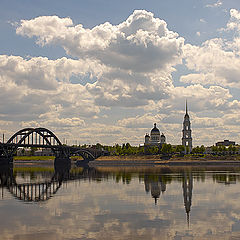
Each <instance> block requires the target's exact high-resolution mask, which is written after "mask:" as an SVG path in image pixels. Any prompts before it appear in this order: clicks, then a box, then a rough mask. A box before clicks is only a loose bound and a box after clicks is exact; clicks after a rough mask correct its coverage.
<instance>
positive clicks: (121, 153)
mask: <svg viewBox="0 0 240 240" xmlns="http://www.w3.org/2000/svg"><path fill="white" fill-rule="evenodd" d="M82 147H84V148H85V147H86V145H83V146H82ZM95 147H96V148H97V149H103V150H105V151H107V152H108V153H109V154H108V155H107V156H101V157H99V158H97V159H96V160H97V161H101V160H104V161H105V160H113V161H114V160H118V161H124V160H130V161H131V160H132V161H137V160H139V161H141V160H145V161H146V160H154V161H163V160H168V161H210V160H236V161H239V160H240V155H239V154H236V153H237V147H235V146H229V147H228V148H226V147H224V146H218V147H217V146H212V147H211V150H212V153H211V154H206V153H205V151H206V148H205V147H204V146H203V145H202V146H201V147H199V146H197V147H195V148H193V149H192V152H191V154H189V153H188V154H184V150H185V149H184V147H183V146H182V145H176V146H173V145H171V144H163V145H162V147H161V148H159V147H158V146H152V147H147V148H144V146H138V147H136V146H131V145H130V144H129V143H126V144H122V146H120V145H118V144H116V145H114V146H103V145H101V144H99V143H97V144H96V145H95ZM34 150H35V149H31V152H30V153H31V155H30V156H14V160H15V161H23V162H25V161H26V162H27V161H36V162H37V161H53V160H54V159H55V157H54V156H34ZM23 152H25V151H23ZM71 159H72V160H73V161H76V160H82V157H81V156H72V157H71Z"/></svg>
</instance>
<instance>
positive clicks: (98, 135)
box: [0, 0, 240, 146]
mask: <svg viewBox="0 0 240 240" xmlns="http://www.w3.org/2000/svg"><path fill="white" fill-rule="evenodd" d="M0 3H1V8H0V32H1V34H0V101H1V104H0V133H1V136H0V141H1V140H2V133H4V134H5V139H8V138H10V137H11V135H13V134H14V133H15V132H16V131H18V130H20V129H22V128H25V127H45V128H48V129H50V130H52V131H53V132H54V133H55V134H56V135H57V136H58V137H59V139H60V140H61V141H63V142H64V141H66V140H67V141H68V143H69V144H75V143H77V144H95V143H97V142H98V143H101V144H108V145H114V144H116V143H118V144H122V143H126V142H129V143H130V144H132V145H136V146H137V145H139V144H143V143H144V136H145V134H146V133H149V132H150V130H151V129H152V127H153V124H154V123H157V127H158V128H159V129H160V131H161V132H163V133H164V134H165V136H166V141H167V143H171V144H181V137H182V123H183V117H184V113H185V101H186V99H187V101H188V109H189V115H190V120H191V123H192V137H193V146H197V145H202V144H203V145H205V146H211V145H213V144H214V143H215V142H217V141H222V140H224V139H229V140H232V141H236V142H237V143H240V134H239V124H240V120H239V119H240V91H239V88H240V2H239V0H181V1H179V0H169V1H159V0H148V1H146V0H131V1H126V0H122V1H115V0H111V1H110V0H88V1H83V0H51V1H46V0H39V1H32V0H21V1H19V0H0Z"/></svg>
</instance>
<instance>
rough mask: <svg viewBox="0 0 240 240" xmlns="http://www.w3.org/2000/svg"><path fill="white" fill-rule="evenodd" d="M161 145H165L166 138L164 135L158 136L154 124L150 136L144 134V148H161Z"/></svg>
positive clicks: (158, 132)
mask: <svg viewBox="0 0 240 240" xmlns="http://www.w3.org/2000/svg"><path fill="white" fill-rule="evenodd" d="M163 143H166V137H165V136H164V134H163V133H162V134H160V131H159V129H158V128H157V124H156V123H154V127H153V129H152V130H151V132H150V136H149V135H148V134H147V133H146V135H145V143H144V146H146V147H147V146H149V147H150V146H161V145H162V144H163Z"/></svg>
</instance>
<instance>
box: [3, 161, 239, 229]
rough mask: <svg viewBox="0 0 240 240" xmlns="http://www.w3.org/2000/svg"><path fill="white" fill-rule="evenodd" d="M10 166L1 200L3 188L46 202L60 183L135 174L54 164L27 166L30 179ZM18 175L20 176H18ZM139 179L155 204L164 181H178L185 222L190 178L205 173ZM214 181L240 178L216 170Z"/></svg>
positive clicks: (127, 180) (19, 196) (119, 178)
mask: <svg viewBox="0 0 240 240" xmlns="http://www.w3.org/2000/svg"><path fill="white" fill-rule="evenodd" d="M22 171H23V170H21V169H20V170H19V169H17V168H15V169H14V168H13V167H12V166H5V167H3V166H1V167H0V188H1V196H2V199H4V193H5V191H7V192H9V193H10V194H11V195H12V196H13V197H14V198H15V199H17V200H19V201H24V202H35V203H37V202H43V201H48V200H49V199H51V198H52V197H54V195H55V194H56V193H57V192H58V190H59V189H60V188H61V186H62V185H63V183H66V182H68V181H76V180H79V181H81V180H82V179H83V180H86V179H87V180H89V181H97V182H99V181H101V180H107V181H108V180H109V179H113V180H115V181H116V182H119V181H122V182H123V183H126V184H130V183H131V179H132V176H135V177H136V174H135V173H134V172H129V171H126V172H125V171H120V170H118V169H115V171H112V169H111V170H108V171H107V170H104V169H95V168H72V169H71V166H64V167H63V166H55V168H54V170H51V171H49V172H46V171H45V172H44V171H38V170H34V171H35V172H34V171H33V170H32V172H31V171H30V170H29V169H28V168H27V170H26V172H27V171H29V172H27V173H28V175H26V176H28V177H29V176H30V175H31V174H33V175H34V176H33V179H30V180H29V178H27V177H26V176H25V177H24V174H23V172H22ZM19 176H20V177H19ZM138 177H139V179H141V181H142V182H144V186H145V191H146V193H148V194H149V195H150V194H151V196H152V198H153V199H154V203H155V205H157V204H158V201H159V199H160V198H161V195H163V194H164V193H165V192H166V191H167V184H171V182H172V181H175V182H180V183H181V185H180V186H182V187H180V186H179V191H182V196H183V205H184V208H185V212H186V218H187V223H188V225H189V223H190V211H191V205H192V196H193V178H197V179H201V180H202V181H204V179H205V173H204V172H201V174H199V175H198V176H196V174H195V175H194V176H193V173H192V171H181V172H177V174H175V175H174V174H173V175H172V174H166V173H162V172H158V173H151V172H145V173H142V172H139V173H138ZM211 177H212V180H213V182H217V183H219V184H233V183H236V182H237V181H240V175H239V174H236V173H231V172H230V173H222V172H216V173H212V174H211Z"/></svg>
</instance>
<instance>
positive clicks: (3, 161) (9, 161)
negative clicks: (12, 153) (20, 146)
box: [0, 156, 13, 166]
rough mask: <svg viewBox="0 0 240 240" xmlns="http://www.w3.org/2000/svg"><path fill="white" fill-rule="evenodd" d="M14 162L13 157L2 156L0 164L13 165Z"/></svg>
mask: <svg viewBox="0 0 240 240" xmlns="http://www.w3.org/2000/svg"><path fill="white" fill-rule="evenodd" d="M12 163H13V157H8V158H7V157H4V156H0V166H2V165H11V164H12Z"/></svg>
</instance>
